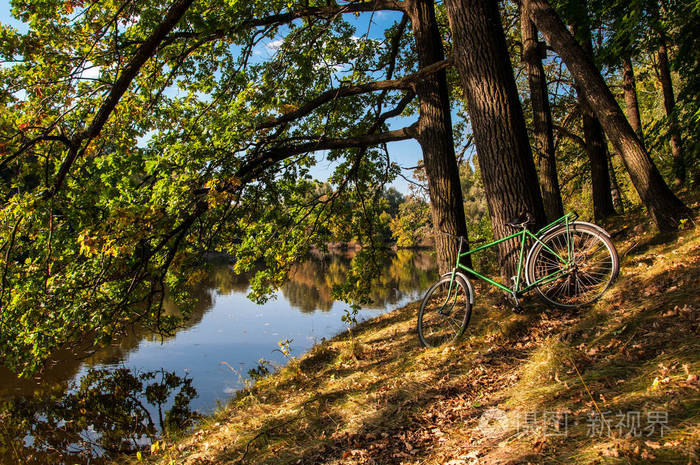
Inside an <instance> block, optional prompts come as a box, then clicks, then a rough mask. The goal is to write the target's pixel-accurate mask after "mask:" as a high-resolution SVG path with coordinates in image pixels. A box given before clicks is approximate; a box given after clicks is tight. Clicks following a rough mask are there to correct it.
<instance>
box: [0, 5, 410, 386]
mask: <svg viewBox="0 0 700 465" xmlns="http://www.w3.org/2000/svg"><path fill="white" fill-rule="evenodd" d="M179 3H182V2H179ZM176 4H178V2H175V3H173V5H176ZM319 5H321V6H324V5H325V3H319ZM316 6H318V5H315V4H309V3H308V2H300V3H299V4H296V3H294V2H292V3H288V2H245V3H240V2H239V3H235V2H234V3H230V4H227V5H221V4H219V3H215V4H214V3H210V2H206V1H202V2H195V3H193V5H192V6H191V7H189V9H187V11H186V12H185V13H184V15H183V16H182V19H181V20H180V21H179V22H176V24H175V26H174V27H173V29H172V32H170V33H169V35H167V36H166V37H165V38H164V39H163V42H162V44H161V46H160V47H157V48H156V49H154V52H153V55H152V57H151V58H150V59H147V60H146V61H145V62H144V63H143V65H142V66H141V68H140V69H138V72H137V73H136V74H135V75H134V77H133V80H132V82H131V83H130V85H128V83H127V86H126V87H125V88H124V89H125V90H124V93H123V95H122V96H121V98H119V99H118V101H117V103H116V105H115V106H114V109H113V111H112V112H111V113H110V114H109V117H108V118H107V119H106V121H105V122H104V125H103V126H102V127H101V130H100V131H97V132H95V131H94V130H93V124H92V123H91V122H94V121H96V119H97V118H98V116H99V115H100V114H101V113H100V112H97V115H96V109H105V108H107V109H109V108H108V104H109V102H110V101H111V100H110V99H113V97H114V95H115V94H114V93H115V92H117V91H116V89H117V88H118V83H119V82H120V81H119V79H121V78H122V77H123V76H124V75H125V73H126V72H125V70H128V69H129V66H131V64H132V63H134V60H135V57H137V56H138V55H139V53H140V50H141V48H140V47H142V46H145V44H147V43H148V41H149V38H150V37H151V36H150V35H151V34H155V32H154V31H157V26H158V25H159V24H160V22H161V21H163V18H164V17H168V16H169V14H170V12H171V10H170V9H169V7H170V5H169V4H168V3H162V2H155V3H154V2H151V3H143V2H135V1H126V2H125V3H119V2H96V3H90V4H85V3H83V2H44V3H41V4H36V3H31V2H22V1H16V2H14V10H13V12H14V14H15V16H17V17H19V18H20V19H22V20H23V21H25V22H26V23H27V24H28V32H26V33H20V32H18V31H16V30H14V29H12V28H10V27H7V26H2V28H0V30H1V32H0V34H1V35H2V37H3V40H2V41H1V44H0V56H2V58H3V59H4V60H6V61H7V62H10V63H11V64H10V65H8V66H5V67H3V68H2V69H0V108H1V109H2V111H0V115H2V116H0V180H1V182H0V199H2V200H1V203H0V209H1V210H2V212H1V213H0V248H1V252H2V254H0V270H1V271H0V274H1V281H2V282H1V283H0V308H1V309H2V310H1V312H2V316H1V321H0V350H2V353H3V362H4V363H5V364H6V365H8V366H9V367H11V368H13V369H14V370H16V371H24V372H26V373H29V372H32V371H33V370H35V369H37V368H38V367H39V366H40V365H41V363H42V362H43V361H44V360H46V358H47V357H49V356H50V354H51V352H52V351H53V350H55V349H56V348H57V347H66V346H70V345H73V344H78V343H81V342H82V341H83V340H84V338H85V337H86V335H87V336H89V337H90V338H92V339H94V341H95V344H96V345H100V344H104V343H108V342H109V341H110V340H112V339H114V338H116V337H119V335H120V334H121V333H122V332H123V330H124V328H125V327H126V326H128V325H131V324H133V323H134V322H135V321H139V322H140V323H141V324H144V325H146V326H148V327H149V328H151V329H153V330H156V331H158V332H160V333H163V334H169V333H172V332H173V331H174V330H175V328H176V327H177V324H178V322H179V320H178V318H176V317H174V316H172V315H167V314H165V312H163V300H164V298H165V295H166V294H167V295H168V296H169V298H171V299H173V301H174V302H175V304H176V305H177V306H178V307H179V308H182V309H185V310H186V309H187V308H188V305H189V304H190V303H189V298H188V295H187V292H186V287H187V283H188V281H189V280H190V279H191V274H190V270H192V269H193V267H194V266H197V265H198V264H199V263H200V262H201V257H202V255H203V254H204V253H206V252H208V251H211V250H219V251H222V252H226V253H228V254H231V255H233V256H235V257H236V259H237V261H236V270H237V271H238V272H240V273H254V274H255V276H254V278H253V280H252V285H253V287H252V292H251V297H253V298H255V299H257V300H258V301H261V302H262V301H264V300H265V299H266V298H267V297H268V296H269V295H270V294H271V292H272V291H273V290H274V289H276V288H278V287H279V286H280V285H281V284H282V283H283V282H284V281H285V280H286V278H287V276H288V273H289V270H290V268H291V266H292V264H293V263H296V262H298V261H300V259H302V258H303V257H305V256H306V253H307V252H308V250H309V249H310V247H311V246H312V245H313V246H316V247H319V248H324V247H325V245H326V243H327V242H328V241H329V240H331V239H334V240H337V239H338V237H340V238H356V239H357V240H359V241H360V242H361V243H362V244H366V245H368V246H370V247H374V248H378V247H379V246H380V245H381V244H383V242H384V241H385V240H386V239H387V237H388V236H387V231H388V218H387V217H386V215H384V216H382V214H383V213H384V210H385V209H387V208H388V209H391V208H395V204H396V200H397V199H396V194H395V193H392V192H388V197H387V203H386V204H384V203H381V202H377V199H378V198H380V197H381V196H382V195H384V192H385V191H384V189H383V186H384V185H385V184H386V183H388V182H390V181H391V180H392V179H393V177H394V176H395V175H396V172H397V167H396V166H395V165H394V164H393V163H392V162H391V161H390V160H388V159H387V158H386V157H385V152H384V150H381V149H374V148H372V145H376V144H371V143H369V144H366V143H365V144H361V143H356V142H354V141H355V140H356V138H358V137H360V138H361V137H375V136H376V135H381V134H382V131H387V129H388V128H387V125H386V122H385V120H383V119H381V118H378V117H377V114H378V112H381V111H382V109H383V108H384V107H387V108H391V107H392V106H393V105H395V104H397V102H399V100H400V99H401V98H402V97H403V93H402V92H400V91H394V90H388V91H387V92H383V93H363V94H358V95H351V96H349V97H348V98H342V99H331V100H329V101H327V102H326V103H323V104H320V105H319V106H318V107H317V108H315V109H314V110H315V111H311V112H307V113H303V112H302V113H298V112H299V102H305V101H309V100H312V99H313V98H314V97H317V96H319V95H322V94H323V92H324V91H327V90H329V89H332V88H337V87H338V86H339V85H346V84H349V83H359V84H362V83H365V82H368V81H372V80H374V79H376V78H378V77H381V76H382V74H383V72H384V68H385V67H386V66H388V65H389V61H390V60H389V54H390V50H389V49H390V40H389V36H390V34H391V33H392V31H393V30H394V28H392V27H390V28H388V30H387V36H386V37H385V38H382V37H377V38H375V37H369V36H367V35H364V36H360V37H358V36H357V35H356V33H357V31H356V27H355V26H353V25H352V24H351V22H348V21H346V20H345V18H344V17H343V16H342V15H339V14H328V15H324V14H319V16H318V17H311V18H299V19H285V18H284V17H278V16H276V15H278V14H280V13H284V12H285V11H292V12H293V11H295V10H296V9H297V8H306V7H316ZM231 25H241V26H231ZM246 25H247V26H246ZM279 37H282V38H281V39H279ZM310 44H313V45H310ZM265 55H268V56H265ZM392 66H393V64H392ZM405 66H406V65H405V64H402V62H401V61H399V64H398V65H397V66H396V68H395V69H396V70H397V71H406V70H407V69H406V67H405ZM408 71H411V69H408ZM399 110H401V109H399ZM100 111H101V110H100ZM105 111H107V110H105ZM295 112H297V113H295ZM399 113H400V111H399ZM288 115H296V116H295V117H294V118H290V119H289V120H283V118H285V117H287V116H288ZM362 140H365V139H362ZM329 141H331V142H329ZM337 141H341V142H342V141H350V142H352V143H351V144H350V145H347V144H346V145H343V144H345V142H343V143H340V145H338V144H339V143H338V142H337ZM324 147H327V148H328V150H329V151H328V152H327V153H326V154H325V157H326V158H327V160H328V161H329V162H331V163H333V164H334V165H335V166H336V167H335V170H334V172H333V174H332V175H331V176H330V178H329V180H328V184H327V186H328V190H327V192H325V193H324V194H323V195H314V192H315V190H316V185H315V183H314V182H312V180H311V174H310V171H311V169H312V167H313V166H314V165H315V164H316V163H317V158H316V157H315V156H313V155H312V154H310V153H311V152H314V151H316V150H321V149H323V148H324ZM346 147H347V148H346ZM73 155H75V157H73ZM71 159H72V160H73V161H72V162H71ZM64 173H66V174H67V175H65V177H63V175H64ZM392 202H393V203H392ZM392 205H393V206H392ZM334 235H335V237H334ZM368 253H371V252H368ZM359 259H360V260H363V258H359ZM369 261H376V260H374V259H369ZM360 267H361V265H360V264H358V265H357V266H356V267H355V268H356V269H357V270H358V271H359V269H360ZM376 270H377V269H376V267H374V268H373V267H369V268H364V269H362V272H358V273H354V274H353V273H351V274H349V275H348V278H349V279H350V280H354V281H353V282H350V283H349V284H348V285H347V286H346V287H345V288H344V290H343V291H342V292H341V295H342V296H343V297H344V298H345V299H347V300H348V301H355V300H357V301H358V302H359V301H367V298H366V297H363V296H362V295H360V294H361V293H362V292H366V290H367V286H366V285H364V284H362V283H359V281H362V280H366V279H370V278H371V277H372V276H371V275H370V274H368V272H376ZM183 316H186V314H185V315H183Z"/></svg>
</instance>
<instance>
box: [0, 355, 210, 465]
mask: <svg viewBox="0 0 700 465" xmlns="http://www.w3.org/2000/svg"><path fill="white" fill-rule="evenodd" d="M196 395H197V392H196V390H195V389H194V388H193V387H192V380H191V379H188V378H186V377H180V376H177V375H176V374H174V373H170V372H166V371H164V370H161V371H160V372H148V373H134V372H132V371H131V370H128V369H125V368H120V369H115V370H106V369H90V370H88V372H87V373H86V374H85V376H83V377H82V378H81V379H80V382H79V383H78V384H77V385H76V386H74V387H73V388H71V389H70V390H68V392H66V391H65V390H64V389H62V388H61V387H60V386H52V387H49V389H47V390H45V391H44V392H42V395H41V396H36V395H35V396H24V397H16V398H14V399H10V400H6V401H3V402H2V404H1V405H0V422H2V428H1V430H0V434H1V435H2V438H3V440H2V441H1V442H0V457H3V458H4V459H5V463H46V464H49V463H51V464H63V463H66V464H68V463H70V464H83V463H85V464H87V463H95V460H94V458H95V457H104V458H107V456H110V457H115V456H117V455H120V454H127V453H133V452H135V451H136V450H138V449H140V448H141V447H142V446H143V445H144V444H147V443H150V441H151V440H152V439H154V438H156V437H157V434H158V432H159V431H171V430H178V429H181V428H183V427H185V426H187V425H188V424H189V423H190V422H191V421H192V420H193V419H194V418H196V414H195V413H194V412H193V411H192V410H191V408H190V402H191V400H192V399H193V398H194V397H196ZM154 414H155V415H154ZM154 416H155V417H154Z"/></svg>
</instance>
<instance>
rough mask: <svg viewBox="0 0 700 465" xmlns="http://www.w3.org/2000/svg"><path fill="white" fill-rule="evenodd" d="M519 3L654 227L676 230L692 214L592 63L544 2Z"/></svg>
mask: <svg viewBox="0 0 700 465" xmlns="http://www.w3.org/2000/svg"><path fill="white" fill-rule="evenodd" d="M522 4H523V6H524V7H525V8H526V9H527V12H528V15H529V16H530V19H532V21H533V22H534V23H535V25H536V26H537V27H538V29H539V30H540V31H541V32H542V33H543V34H544V36H545V37H546V38H547V41H548V42H549V43H550V44H551V45H552V47H553V48H554V50H556V52H557V53H558V54H559V56H561V58H562V60H563V61H564V63H566V66H567V67H568V69H569V72H570V73H571V75H572V76H573V77H574V79H575V80H576V82H577V83H578V85H579V86H580V87H581V89H582V90H583V91H584V93H585V94H586V97H587V99H588V101H589V103H590V105H591V108H592V109H593V111H594V112H595V113H596V115H597V116H598V118H599V120H600V122H601V124H602V125H603V128H604V129H605V132H606V133H607V135H608V138H609V139H610V141H611V142H612V144H613V146H614V147H615V150H616V151H617V152H618V153H619V154H620V155H621V157H622V160H623V162H624V164H625V167H626V169H627V172H628V173H629V175H630V179H631V180H632V184H633V185H634V187H635V189H637V192H638V193H639V197H640V198H641V199H642V202H643V203H644V205H645V206H646V207H647V209H648V210H649V213H650V214H651V217H652V219H653V220H654V222H655V223H656V225H657V227H658V228H659V229H660V230H661V231H668V230H674V229H676V228H677V227H678V225H679V224H680V220H681V219H683V218H688V217H690V216H691V214H692V212H691V211H690V209H688V207H686V206H685V205H684V204H683V202H681V201H680V200H679V199H678V197H676V196H675V195H674V194H673V192H672V191H671V189H669V187H668V185H666V183H665V182H664V180H663V178H662V177H661V174H660V173H659V170H658V169H657V168H656V166H655V165H654V162H653V161H652V160H651V158H650V157H649V154H648V153H647V152H646V150H645V149H644V146H643V145H642V144H641V142H640V141H639V138H638V137H637V134H635V132H634V129H632V127H631V126H630V124H629V122H628V121H627V118H626V117H625V115H624V113H623V112H622V109H620V106H619V105H618V104H617V102H616V101H615V97H614V96H613V94H612V92H611V91H610V89H609V88H608V86H607V85H606V84H605V80H603V77H602V76H601V74H600V72H599V71H598V69H597V68H596V66H595V64H594V63H593V61H592V60H591V59H590V57H588V56H587V54H586V52H585V51H584V50H583V49H582V48H581V46H580V45H579V44H578V43H577V42H576V40H575V39H574V38H573V36H572V35H571V34H570V33H569V31H567V29H566V26H564V23H563V22H562V21H561V18H560V17H559V15H557V13H556V12H555V11H554V9H552V7H551V6H550V5H549V3H548V2H547V1H546V0H522Z"/></svg>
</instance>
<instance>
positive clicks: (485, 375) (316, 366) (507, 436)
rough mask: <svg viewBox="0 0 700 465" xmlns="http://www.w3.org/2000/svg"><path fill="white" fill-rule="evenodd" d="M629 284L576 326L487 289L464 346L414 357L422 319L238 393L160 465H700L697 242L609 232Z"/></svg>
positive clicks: (625, 227)
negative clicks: (519, 308)
mask: <svg viewBox="0 0 700 465" xmlns="http://www.w3.org/2000/svg"><path fill="white" fill-rule="evenodd" d="M609 228H610V230H612V231H621V233H620V234H619V235H618V236H617V237H616V245H617V247H618V249H619V251H620V255H621V259H622V261H621V273H620V277H619V279H618V281H617V283H616V284H615V286H614V287H613V288H612V289H611V290H610V291H609V292H608V293H607V294H606V295H605V296H604V297H603V299H601V300H600V301H599V302H598V303H597V304H595V305H594V306H592V307H590V308H586V309H583V310H580V311H577V312H572V311H561V310H553V309H549V308H546V307H545V306H543V305H542V304H541V303H539V301H537V300H536V299H534V298H532V299H530V300H528V301H527V302H526V303H525V308H526V313H525V314H523V315H517V314H514V313H513V312H512V311H511V310H510V309H509V308H508V307H505V306H502V305H499V302H500V300H501V298H500V295H499V294H496V293H489V292H488V291H487V290H486V289H484V288H483V287H481V286H479V287H478V288H477V302H476V306H475V309H474V315H473V318H472V322H471V324H470V327H469V330H468V334H467V337H466V338H465V339H464V340H463V341H462V342H460V343H459V344H457V345H456V346H454V347H449V348H445V349H431V350H424V349H421V348H419V347H418V342H417V337H416V332H415V316H416V313H417V306H418V303H412V304H409V305H407V306H405V307H403V308H400V309H398V310H396V311H394V312H392V313H388V314H385V315H382V316H379V317H377V318H375V319H372V320H369V321H366V322H364V323H362V324H360V325H359V326H358V327H357V328H355V329H354V330H353V331H352V333H351V334H350V333H343V334H341V335H339V336H337V337H335V338H333V339H331V340H328V341H324V342H323V343H321V344H319V345H317V346H315V347H314V348H313V349H312V350H311V351H310V352H309V353H308V354H306V355H305V356H303V357H301V358H300V359H294V360H292V361H291V362H290V363H289V364H288V365H287V366H286V367H284V368H282V369H281V370H279V371H278V372H276V373H273V374H271V375H269V376H267V377H264V378H262V379H260V380H259V381H258V382H257V383H256V384H255V385H254V386H252V387H251V388H249V389H247V390H244V391H241V392H239V393H238V395H237V396H236V398H235V399H233V400H232V401H231V402H230V404H229V405H227V406H225V407H222V408H221V409H220V410H219V411H218V412H217V413H216V414H215V415H213V416H212V417H211V418H208V419H207V420H205V421H204V422H202V423H200V424H199V425H198V427H197V428H196V430H195V431H193V432H192V434H190V435H188V436H185V437H182V438H179V439H175V438H169V439H166V440H165V441H163V442H161V443H159V447H158V448H156V449H157V450H154V452H153V454H148V453H144V454H143V455H144V456H143V457H142V461H145V462H148V463H161V464H169V463H177V464H190V465H195V464H198V465H201V464H231V463H234V464H242V463H246V464H248V463H256V464H257V463H269V464H273V463H274V464H287V463H288V464H296V463H308V464H318V463H328V464H331V463H368V464H369V463H375V464H391V463H396V464H399V463H413V464H419V463H422V464H438V463H449V464H451V465H457V464H475V463H479V464H497V463H499V464H506V463H508V464H516V463H528V462H529V463H552V464H554V463H563V462H570V461H571V460H576V462H577V463H580V464H594V463H596V464H598V463H678V464H684V465H685V464H688V463H691V464H692V463H698V456H699V455H700V426H699V425H700V386H699V385H698V374H700V338H699V337H698V335H699V333H700V308H699V302H700V234H698V232H699V231H698V228H697V227H694V228H692V229H686V230H684V231H681V232H679V233H678V234H677V235H674V236H666V237H657V236H655V235H654V234H653V233H652V232H649V231H648V230H647V229H648V228H647V227H646V220H645V218H643V217H642V216H641V215H633V216H627V217H624V218H619V219H617V220H616V222H615V223H614V224H611V225H609Z"/></svg>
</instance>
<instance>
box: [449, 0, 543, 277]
mask: <svg viewBox="0 0 700 465" xmlns="http://www.w3.org/2000/svg"><path fill="white" fill-rule="evenodd" d="M445 6H446V9H447V17H448V19H449V23H450V29H451V31H452V40H453V42H454V48H453V50H454V51H453V54H454V55H453V58H454V60H455V65H456V67H457V71H458V72H459V76H460V80H461V83H462V88H463V90H464V98H465V101H466V104H467V110H468V112H469V117H470V122H471V126H472V130H473V133H474V142H475V144H476V150H477V154H478V159H479V166H480V168H481V176H482V179H483V181H484V190H485V193H486V200H487V203H488V207H489V214H490V216H491V225H492V227H493V233H494V236H495V237H496V238H502V237H504V236H506V235H508V234H510V233H512V232H514V230H513V229H512V228H510V227H508V226H506V222H507V221H508V220H510V219H512V218H513V217H515V216H517V215H518V214H519V213H520V212H522V211H523V210H528V211H530V212H531V213H532V214H533V215H534V216H535V218H536V221H537V223H538V224H543V223H544V222H545V214H544V207H543V205H542V196H541V194H540V189H539V186H538V181H537V171H536V169H535V164H534V162H533V160H532V152H530V144H529V141H528V137H527V130H526V128H525V119H524V118H523V112H522V107H521V106H520V101H519V100H518V92H517V88H516V86H515V79H514V78H513V70H512V68H511V63H510V58H509V55H508V48H507V46H506V41H505V35H504V33H503V26H502V25H501V20H500V17H499V13H498V3H497V2H495V1H492V0H446V1H445ZM514 242H515V241H505V242H503V243H501V244H500V245H499V247H498V255H499V261H500V265H501V273H502V275H503V276H504V277H505V278H506V279H508V278H509V277H510V276H513V275H514V274H515V271H516V267H517V259H518V256H517V255H518V254H517V252H518V247H517V246H518V244H516V243H514Z"/></svg>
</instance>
